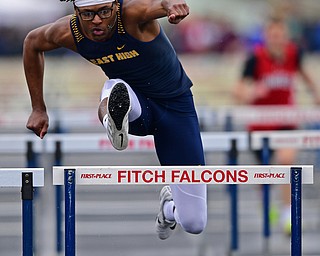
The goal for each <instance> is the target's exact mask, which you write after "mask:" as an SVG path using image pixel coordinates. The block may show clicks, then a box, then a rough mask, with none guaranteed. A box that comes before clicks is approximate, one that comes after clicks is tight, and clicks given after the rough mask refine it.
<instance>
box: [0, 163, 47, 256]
mask: <svg viewBox="0 0 320 256" xmlns="http://www.w3.org/2000/svg"><path fill="white" fill-rule="evenodd" d="M43 186H44V169H43V168H20V169H19V168H15V169H13V168H7V169H0V187H21V200H22V255H23V256H32V255H33V205H32V201H33V190H34V187H43Z"/></svg>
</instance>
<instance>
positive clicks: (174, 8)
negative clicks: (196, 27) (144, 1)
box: [165, 0, 189, 24]
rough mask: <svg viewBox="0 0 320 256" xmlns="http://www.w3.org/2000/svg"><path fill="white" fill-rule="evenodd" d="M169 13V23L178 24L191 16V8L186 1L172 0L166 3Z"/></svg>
mask: <svg viewBox="0 0 320 256" xmlns="http://www.w3.org/2000/svg"><path fill="white" fill-rule="evenodd" d="M165 7H166V10H167V12H168V14H167V15H168V21H169V22H170V23H172V24H178V23H179V22H180V21H182V20H183V19H184V18H185V17H187V16H188V15H189V6H188V5H187V4H186V2H185V1H184V0H170V1H167V3H166V6H165Z"/></svg>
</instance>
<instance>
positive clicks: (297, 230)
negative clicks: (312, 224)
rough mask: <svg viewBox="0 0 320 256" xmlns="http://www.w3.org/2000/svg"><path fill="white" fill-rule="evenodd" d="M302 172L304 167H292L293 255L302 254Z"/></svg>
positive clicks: (299, 255)
mask: <svg viewBox="0 0 320 256" xmlns="http://www.w3.org/2000/svg"><path fill="white" fill-rule="evenodd" d="M301 172H302V168H299V167H292V168H291V255H292V256H301V255H302V235H301V233H302V232H301V219H302V210H301V183H302V181H301V180H302V179H301Z"/></svg>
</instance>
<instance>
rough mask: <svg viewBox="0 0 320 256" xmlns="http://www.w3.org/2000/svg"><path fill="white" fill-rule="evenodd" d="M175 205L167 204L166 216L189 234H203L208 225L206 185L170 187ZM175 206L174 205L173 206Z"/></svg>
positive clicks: (165, 207) (165, 208)
mask: <svg viewBox="0 0 320 256" xmlns="http://www.w3.org/2000/svg"><path fill="white" fill-rule="evenodd" d="M170 188H171V191H172V195H173V203H172V202H171V203H170V202H169V203H166V204H165V206H164V209H163V210H164V214H165V217H166V218H168V220H173V218H174V220H175V221H176V222H177V223H178V224H180V226H181V227H182V228H183V229H184V230H185V231H186V232H189V233H192V234H199V233H201V232H202V231H203V230H204V228H205V226H206V224H207V187H206V185H170ZM173 204H174V205H173Z"/></svg>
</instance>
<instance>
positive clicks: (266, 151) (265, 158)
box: [262, 138, 270, 256]
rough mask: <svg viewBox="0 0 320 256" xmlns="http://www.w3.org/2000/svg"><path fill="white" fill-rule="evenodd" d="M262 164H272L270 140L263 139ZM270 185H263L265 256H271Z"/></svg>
mask: <svg viewBox="0 0 320 256" xmlns="http://www.w3.org/2000/svg"><path fill="white" fill-rule="evenodd" d="M262 145H263V146H262V164H263V165H268V164H269V162H270V148H269V139H268V138H263V141H262ZM269 212H270V185H269V184H264V185H263V238H264V242H263V252H264V255H265V256H268V255H270V219H269Z"/></svg>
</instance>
